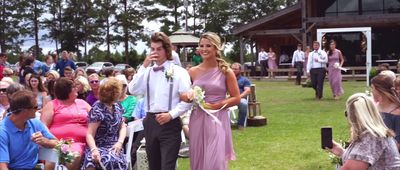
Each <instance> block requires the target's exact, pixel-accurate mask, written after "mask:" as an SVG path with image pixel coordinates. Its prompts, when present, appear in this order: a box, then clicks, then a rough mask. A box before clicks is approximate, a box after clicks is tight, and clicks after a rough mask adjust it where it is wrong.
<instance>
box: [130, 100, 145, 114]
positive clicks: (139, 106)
mask: <svg viewBox="0 0 400 170" xmlns="http://www.w3.org/2000/svg"><path fill="white" fill-rule="evenodd" d="M132 116H133V117H135V119H142V118H144V117H146V112H145V111H144V98H141V99H140V100H138V101H137V103H136V106H135V109H134V110H133V113H132Z"/></svg>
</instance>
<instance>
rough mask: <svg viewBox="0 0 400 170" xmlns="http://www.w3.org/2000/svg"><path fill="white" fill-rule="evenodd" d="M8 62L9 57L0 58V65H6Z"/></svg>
mask: <svg viewBox="0 0 400 170" xmlns="http://www.w3.org/2000/svg"><path fill="white" fill-rule="evenodd" d="M6 61H7V56H2V57H0V63H1V64H4V63H6Z"/></svg>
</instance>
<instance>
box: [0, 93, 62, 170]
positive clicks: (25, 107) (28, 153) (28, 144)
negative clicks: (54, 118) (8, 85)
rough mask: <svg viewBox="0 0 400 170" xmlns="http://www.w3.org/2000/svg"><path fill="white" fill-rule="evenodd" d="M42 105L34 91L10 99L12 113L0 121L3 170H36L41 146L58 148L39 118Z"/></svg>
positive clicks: (0, 154)
mask: <svg viewBox="0 0 400 170" xmlns="http://www.w3.org/2000/svg"><path fill="white" fill-rule="evenodd" d="M37 109H38V106H37V103H36V99H35V95H34V94H33V92H31V91H27V90H22V91H18V92H16V93H14V94H13V95H11V97H10V113H9V114H8V115H7V116H6V117H5V118H4V119H3V120H2V121H1V122H0V169H33V168H35V166H36V163H37V161H38V153H39V147H45V148H54V147H55V146H56V144H57V140H56V138H55V137H54V136H53V135H52V134H51V133H50V132H49V131H48V130H47V128H46V127H45V126H44V125H43V124H42V122H40V120H39V119H34V118H35V112H36V111H37Z"/></svg>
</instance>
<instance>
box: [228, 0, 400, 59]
mask: <svg viewBox="0 0 400 170" xmlns="http://www.w3.org/2000/svg"><path fill="white" fill-rule="evenodd" d="M345 27H371V29H372V65H377V64H379V62H388V63H389V64H391V65H394V64H395V63H396V64H397V62H396V61H395V60H398V59H399V58H400V45H399V44H400V1H399V0H299V2H298V3H297V4H295V5H293V6H290V7H288V8H285V9H283V10H280V11H277V12H275V13H273V14H271V15H267V16H264V17H262V18H260V19H258V20H255V21H252V22H249V23H247V24H244V25H242V26H239V27H237V28H235V29H234V30H233V34H234V35H236V36H238V37H241V38H242V39H241V40H242V41H241V42H246V41H244V40H246V39H247V40H252V41H253V42H255V43H256V47H257V51H258V50H259V49H260V48H262V47H263V48H265V49H268V48H269V47H273V48H274V51H275V52H276V54H277V56H280V55H281V53H282V52H283V51H285V52H286V53H287V54H289V58H291V57H292V56H291V55H292V54H293V51H295V50H296V45H297V44H298V43H302V44H303V45H304V46H306V45H309V46H311V45H312V41H314V40H316V32H317V29H321V28H345ZM323 39H324V40H320V41H323V42H328V43H329V41H330V40H331V39H334V40H336V42H337V48H339V49H340V50H342V52H343V54H344V55H345V57H346V63H345V65H347V66H365V49H366V44H365V36H364V35H363V34H362V33H361V32H351V33H329V34H326V35H325V36H324V37H323ZM328 43H325V44H323V47H325V48H328ZM257 51H256V52H254V53H255V54H257ZM241 57H242V56H241ZM382 60H383V61H382ZM241 61H242V60H241ZM278 61H279V60H278ZM377 61H378V62H377Z"/></svg>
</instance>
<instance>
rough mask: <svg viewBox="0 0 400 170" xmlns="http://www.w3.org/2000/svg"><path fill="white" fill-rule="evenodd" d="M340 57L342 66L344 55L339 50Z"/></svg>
mask: <svg viewBox="0 0 400 170" xmlns="http://www.w3.org/2000/svg"><path fill="white" fill-rule="evenodd" d="M339 58H340V67H342V66H343V63H344V57H343V54H342V52H341V51H340V52H339Z"/></svg>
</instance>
